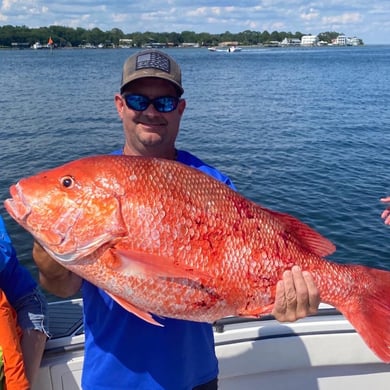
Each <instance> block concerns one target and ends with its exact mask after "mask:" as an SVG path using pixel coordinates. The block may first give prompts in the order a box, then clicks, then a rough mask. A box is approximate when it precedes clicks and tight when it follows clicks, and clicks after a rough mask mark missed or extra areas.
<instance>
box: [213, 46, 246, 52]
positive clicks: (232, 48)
mask: <svg viewBox="0 0 390 390" xmlns="http://www.w3.org/2000/svg"><path fill="white" fill-rule="evenodd" d="M207 49H208V50H209V51H213V52H215V51H219V52H224V53H234V52H236V51H237V52H238V51H241V50H242V48H241V47H238V46H229V47H223V46H218V47H216V46H212V47H208V48H207Z"/></svg>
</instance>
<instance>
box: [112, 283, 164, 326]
mask: <svg viewBox="0 0 390 390" xmlns="http://www.w3.org/2000/svg"><path fill="white" fill-rule="evenodd" d="M105 293H106V294H107V295H108V296H110V297H111V298H112V299H113V300H114V301H115V302H116V303H117V304H118V305H119V306H121V307H123V308H124V309H125V310H127V311H129V312H130V313H133V314H134V315H135V316H137V317H139V318H141V319H142V320H144V321H146V322H149V324H152V325H156V326H162V327H163V326H164V325H162V324H160V323H159V322H158V321H156V320H155V319H154V318H153V317H152V315H151V314H150V313H148V312H146V311H144V310H141V309H140V308H138V307H137V306H134V305H133V304H131V303H130V302H127V301H125V300H124V299H122V298H119V297H117V296H116V295H114V294H111V293H109V292H108V291H105Z"/></svg>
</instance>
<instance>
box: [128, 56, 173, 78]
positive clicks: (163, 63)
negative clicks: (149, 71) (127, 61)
mask: <svg viewBox="0 0 390 390" xmlns="http://www.w3.org/2000/svg"><path fill="white" fill-rule="evenodd" d="M145 68H154V69H159V70H162V71H163V72H166V73H170V72H171V63H170V61H169V59H168V58H167V57H165V56H164V55H162V54H161V53H157V52H152V53H145V54H140V55H139V56H138V57H137V61H136V64H135V70H141V69H145Z"/></svg>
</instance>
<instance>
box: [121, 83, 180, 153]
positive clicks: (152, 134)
mask: <svg viewBox="0 0 390 390" xmlns="http://www.w3.org/2000/svg"><path fill="white" fill-rule="evenodd" d="M126 94H137V95H143V96H146V97H147V98H149V99H155V98H158V97H161V96H174V97H177V96H178V94H177V90H176V88H175V87H174V85H173V84H172V83H170V82H169V81H166V80H162V79H158V78H151V77H146V78H142V79H138V80H135V81H133V82H132V83H130V84H129V85H128V86H127V87H126V89H125V90H124V92H123V94H122V95H126ZM115 105H116V108H117V110H118V114H119V117H120V118H121V119H122V122H123V129H124V133H125V139H126V142H125V147H124V154H128V155H138V156H153V157H164V158H171V159H173V158H174V155H175V140H176V137H177V134H178V132H179V126H180V120H181V117H182V115H183V112H184V109H185V105H186V104H185V100H183V99H181V100H180V101H179V103H178V106H177V107H176V109H175V110H173V111H171V112H165V113H164V112H159V111H157V110H156V108H155V107H154V106H153V104H150V105H149V106H148V107H147V108H146V109H145V110H144V111H136V110H134V109H131V108H129V107H128V106H127V105H126V102H125V99H124V98H123V96H121V95H119V94H117V95H115Z"/></svg>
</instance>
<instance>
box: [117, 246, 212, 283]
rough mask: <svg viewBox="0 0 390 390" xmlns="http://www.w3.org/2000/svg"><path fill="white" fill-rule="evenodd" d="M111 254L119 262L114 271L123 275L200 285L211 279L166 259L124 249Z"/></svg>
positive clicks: (207, 275)
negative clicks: (188, 281) (174, 279)
mask: <svg viewBox="0 0 390 390" xmlns="http://www.w3.org/2000/svg"><path fill="white" fill-rule="evenodd" d="M112 252H113V254H114V255H115V256H116V258H117V260H119V264H118V263H116V264H115V271H117V272H118V271H119V272H122V273H123V274H125V275H129V276H130V275H133V276H145V277H155V278H181V279H188V280H191V281H196V282H202V283H207V281H209V280H210V279H211V276H210V275H209V274H207V273H206V272H203V271H199V270H196V269H194V268H193V267H190V266H187V265H185V264H176V263H174V262H173V261H172V259H169V258H167V257H163V256H158V255H153V254H148V253H141V252H137V251H131V250H124V249H113V250H112Z"/></svg>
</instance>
